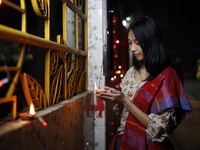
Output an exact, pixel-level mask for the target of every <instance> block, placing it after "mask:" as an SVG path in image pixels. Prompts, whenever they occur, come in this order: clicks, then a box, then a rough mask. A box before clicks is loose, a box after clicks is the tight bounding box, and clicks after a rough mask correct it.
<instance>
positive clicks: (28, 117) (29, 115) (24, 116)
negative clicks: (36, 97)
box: [20, 103, 35, 120]
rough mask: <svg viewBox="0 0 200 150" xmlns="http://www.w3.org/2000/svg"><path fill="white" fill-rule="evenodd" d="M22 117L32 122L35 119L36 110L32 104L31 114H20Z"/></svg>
mask: <svg viewBox="0 0 200 150" xmlns="http://www.w3.org/2000/svg"><path fill="white" fill-rule="evenodd" d="M20 117H21V118H22V120H31V119H33V118H34V117H35V109H34V106H33V104H32V103H31V105H30V109H29V112H28V113H27V112H23V113H20Z"/></svg>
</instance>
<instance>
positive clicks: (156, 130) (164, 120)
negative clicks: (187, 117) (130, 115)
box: [146, 108, 177, 142]
mask: <svg viewBox="0 0 200 150" xmlns="http://www.w3.org/2000/svg"><path fill="white" fill-rule="evenodd" d="M149 118H150V123H149V124H148V127H147V129H146V133H147V138H149V139H151V140H152V141H154V142H162V141H164V140H165V139H166V138H168V137H169V135H170V128H171V127H173V126H175V125H176V123H177V122H176V112H175V109H173V108H172V109H168V110H166V111H164V112H162V113H161V114H158V115H156V114H149Z"/></svg>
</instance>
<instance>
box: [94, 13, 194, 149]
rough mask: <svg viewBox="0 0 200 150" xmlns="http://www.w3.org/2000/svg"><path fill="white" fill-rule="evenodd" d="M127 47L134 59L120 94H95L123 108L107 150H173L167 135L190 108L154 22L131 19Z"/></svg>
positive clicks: (111, 91)
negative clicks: (117, 126)
mask: <svg viewBox="0 0 200 150" xmlns="http://www.w3.org/2000/svg"><path fill="white" fill-rule="evenodd" d="M128 44H129V49H130V50H131V52H132V53H133V57H134V60H133V66H132V67H131V68H130V69H129V70H128V71H127V73H126V75H125V77H124V79H123V81H122V82H121V83H120V87H121V91H117V90H115V89H113V88H110V87H105V89H106V93H96V95H97V96H98V97H100V98H101V99H102V100H105V101H109V102H113V103H118V104H123V105H124V108H123V111H122V115H121V125H120V126H119V128H118V130H117V136H116V137H115V138H114V140H113V142H112V144H111V146H110V149H117V150H119V149H125V150H147V149H148V150H151V149H152V150H170V149H173V146H172V144H171V142H170V141H169V135H170V133H171V132H172V131H173V130H174V129H175V128H176V127H177V125H178V124H180V122H181V121H182V120H183V119H184V118H186V117H187V116H188V115H189V113H190V112H191V111H192V108H191V106H190V103H189V101H188V98H187V96H186V93H185V91H184V89H183V86H182V84H181V82H180V80H179V78H178V76H177V74H176V72H175V70H174V69H173V68H172V67H171V63H170V59H169V56H168V54H167V51H166V50H165V47H164V43H163V38H162V35H161V32H160V29H159V27H158V25H157V23H156V22H155V21H154V20H153V19H152V18H150V17H147V16H145V17H141V18H138V19H137V20H135V21H134V22H133V23H132V24H131V25H130V27H129V29H128Z"/></svg>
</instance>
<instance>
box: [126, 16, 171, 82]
mask: <svg viewBox="0 0 200 150" xmlns="http://www.w3.org/2000/svg"><path fill="white" fill-rule="evenodd" d="M129 31H132V32H133V34H134V35H135V38H136V40H137V41H138V42H139V44H140V46H141V48H142V50H143V53H144V60H143V61H138V60H137V59H136V58H135V56H134V55H133V66H134V67H135V68H136V69H137V70H138V69H140V68H141V66H142V64H145V67H146V69H147V71H148V72H149V74H150V76H149V77H148V78H147V80H152V79H154V78H155V77H156V76H157V75H158V74H159V73H160V72H161V71H162V70H164V69H165V68H166V67H168V66H171V60H170V58H169V55H168V52H167V51H166V49H165V46H164V41H163V37H162V34H161V31H160V28H159V26H158V24H157V23H156V22H155V21H154V20H153V19H152V18H150V17H148V16H144V17H140V18H138V19H136V20H134V21H133V22H132V23H131V25H130V26H129V28H128V32H129Z"/></svg>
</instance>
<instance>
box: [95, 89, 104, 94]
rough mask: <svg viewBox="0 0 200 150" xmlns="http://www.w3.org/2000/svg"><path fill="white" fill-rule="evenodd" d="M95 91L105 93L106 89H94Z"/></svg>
mask: <svg viewBox="0 0 200 150" xmlns="http://www.w3.org/2000/svg"><path fill="white" fill-rule="evenodd" d="M96 93H106V90H104V89H96Z"/></svg>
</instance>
